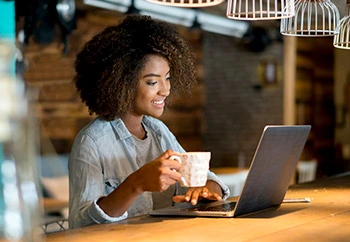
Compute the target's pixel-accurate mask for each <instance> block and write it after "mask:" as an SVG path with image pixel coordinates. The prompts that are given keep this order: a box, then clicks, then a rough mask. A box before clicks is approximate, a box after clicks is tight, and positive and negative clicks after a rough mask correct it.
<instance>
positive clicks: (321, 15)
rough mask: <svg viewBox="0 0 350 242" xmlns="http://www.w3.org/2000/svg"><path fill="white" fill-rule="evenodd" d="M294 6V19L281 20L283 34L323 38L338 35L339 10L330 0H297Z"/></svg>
mask: <svg viewBox="0 0 350 242" xmlns="http://www.w3.org/2000/svg"><path fill="white" fill-rule="evenodd" d="M294 5H295V15H294V17H292V18H286V19H282V20H281V28H280V30H281V31H280V32H281V34H283V35H289V36H305V37H322V36H333V35H335V34H337V33H338V31H337V26H338V23H339V10H338V8H337V7H336V6H335V5H334V4H333V3H332V2H331V1H330V0H296V1H295V2H294Z"/></svg>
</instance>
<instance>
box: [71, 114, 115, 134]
mask: <svg viewBox="0 0 350 242" xmlns="http://www.w3.org/2000/svg"><path fill="white" fill-rule="evenodd" d="M111 129H112V127H111V121H107V120H105V119H103V118H101V117H96V118H94V119H93V120H91V121H90V122H89V123H88V124H87V125H86V126H84V127H83V128H82V129H81V130H80V132H79V134H78V136H90V137H91V138H94V139H98V138H99V137H102V136H105V135H106V134H109V133H111Z"/></svg>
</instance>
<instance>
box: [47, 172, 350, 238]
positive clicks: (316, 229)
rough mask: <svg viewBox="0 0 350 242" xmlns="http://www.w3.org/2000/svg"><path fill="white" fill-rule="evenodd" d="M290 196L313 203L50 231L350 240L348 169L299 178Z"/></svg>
mask: <svg viewBox="0 0 350 242" xmlns="http://www.w3.org/2000/svg"><path fill="white" fill-rule="evenodd" d="M286 197H287V198H299V197H310V198H311V203H309V204H307V203H299V204H282V205H281V206H280V207H278V208H274V209H269V210H266V211H263V212H259V213H255V214H251V215H248V216H245V217H240V218H185V217H151V216H148V215H146V216H141V217H135V218H129V219H127V220H124V221H121V222H119V223H116V224H100V225H92V226H88V227H84V228H80V229H73V230H67V231H63V232H57V233H53V234H49V235H46V238H45V239H46V242H58V241H74V242H79V241H82V242H86V241H91V242H94V241H96V242H97V241H98V242H100V241H102V242H106V241H152V242H154V241H162V242H163V241H167V242H168V241H182V242H186V241H349V238H350V173H347V174H343V175H340V176H337V177H332V178H327V179H320V180H317V181H315V182H312V183H304V184H298V185H294V186H292V187H291V189H290V190H288V192H287V195H286Z"/></svg>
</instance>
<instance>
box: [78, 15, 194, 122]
mask: <svg viewBox="0 0 350 242" xmlns="http://www.w3.org/2000/svg"><path fill="white" fill-rule="evenodd" d="M149 54H158V55H160V56H162V57H164V58H165V59H167V60H168V63H169V67H170V75H171V87H172V88H171V90H172V94H179V93H188V92H189V90H190V89H191V88H192V86H193V85H194V84H195V83H196V78H195V64H194V53H193V51H192V50H191V48H190V46H189V45H188V44H187V42H186V41H185V40H184V39H183V38H182V37H181V36H180V34H179V33H178V32H177V31H176V30H175V29H174V28H173V27H172V26H171V25H169V24H167V23H165V22H162V21H159V20H154V19H152V18H151V17H150V16H142V15H128V16H127V17H126V18H125V19H124V20H123V21H122V22H121V23H120V24H119V25H117V26H111V27H107V28H106V29H105V30H104V31H102V32H101V33H100V34H98V35H96V36H95V37H93V38H92V39H91V40H90V41H89V42H87V43H86V44H85V46H84V47H83V49H82V51H81V52H80V53H79V54H78V55H77V58H76V62H75V70H76V76H75V77H74V83H75V85H76V88H77V92H78V94H79V95H80V98H81V100H82V101H83V102H84V103H85V104H86V105H87V107H88V108H89V112H90V114H93V113H96V114H97V115H99V116H101V117H103V118H104V119H106V120H113V119H115V118H117V117H121V116H122V115H124V114H125V113H126V112H128V111H129V110H130V109H132V107H133V101H134V98H135V93H136V87H137V83H138V76H139V73H140V72H141V70H142V68H143V67H144V65H145V61H146V60H147V55H149Z"/></svg>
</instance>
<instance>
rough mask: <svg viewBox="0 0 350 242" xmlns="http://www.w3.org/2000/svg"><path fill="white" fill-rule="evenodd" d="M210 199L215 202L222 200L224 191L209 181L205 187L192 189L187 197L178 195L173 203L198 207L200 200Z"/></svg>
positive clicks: (187, 193)
mask: <svg viewBox="0 0 350 242" xmlns="http://www.w3.org/2000/svg"><path fill="white" fill-rule="evenodd" d="M202 198H204V199H208V200H214V201H221V200H222V191H221V187H220V186H219V184H217V183H216V182H214V181H207V184H206V185H205V186H204V187H190V188H189V189H188V191H187V192H186V194H185V195H177V196H174V197H173V201H174V202H177V203H180V202H191V204H192V205H196V204H197V202H198V200H199V199H202Z"/></svg>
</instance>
